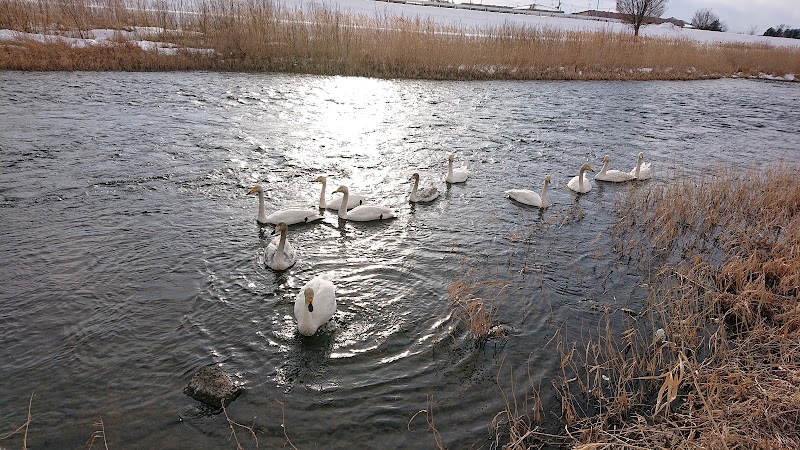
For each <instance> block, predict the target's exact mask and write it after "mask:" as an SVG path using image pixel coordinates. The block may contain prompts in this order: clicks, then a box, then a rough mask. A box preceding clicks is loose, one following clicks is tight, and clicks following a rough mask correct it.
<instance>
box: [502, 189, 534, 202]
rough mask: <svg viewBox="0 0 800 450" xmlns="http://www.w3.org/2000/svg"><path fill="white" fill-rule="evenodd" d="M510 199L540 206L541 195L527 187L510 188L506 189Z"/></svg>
mask: <svg viewBox="0 0 800 450" xmlns="http://www.w3.org/2000/svg"><path fill="white" fill-rule="evenodd" d="M506 195H508V198H510V199H511V200H514V201H517V202H520V203H524V204H526V205H531V206H542V197H541V196H540V195H539V194H537V193H536V192H533V191H531V190H528V189H511V190H508V191H506Z"/></svg>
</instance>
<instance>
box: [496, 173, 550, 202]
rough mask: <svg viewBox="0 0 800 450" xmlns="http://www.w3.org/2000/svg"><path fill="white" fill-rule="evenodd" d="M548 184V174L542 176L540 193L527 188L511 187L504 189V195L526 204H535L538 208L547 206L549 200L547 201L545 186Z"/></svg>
mask: <svg viewBox="0 0 800 450" xmlns="http://www.w3.org/2000/svg"><path fill="white" fill-rule="evenodd" d="M548 186H550V175H548V176H546V177H544V187H543V188H542V195H541V196H540V195H539V194H537V193H536V192H533V191H531V190H528V189H511V190H508V191H506V195H508V198H510V199H511V200H514V201H517V202H520V203H524V204H526V205H531V206H536V207H538V208H547V207H548V206H550V202H548V201H547V187H548Z"/></svg>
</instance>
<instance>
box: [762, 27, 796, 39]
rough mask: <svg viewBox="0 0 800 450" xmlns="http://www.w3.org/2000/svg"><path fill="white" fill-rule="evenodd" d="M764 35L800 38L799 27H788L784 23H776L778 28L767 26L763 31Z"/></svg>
mask: <svg viewBox="0 0 800 450" xmlns="http://www.w3.org/2000/svg"><path fill="white" fill-rule="evenodd" d="M764 36H774V37H786V38H792V39H800V28H790V27H788V26H786V25H778V28H772V27H769V28H767V31H765V32H764Z"/></svg>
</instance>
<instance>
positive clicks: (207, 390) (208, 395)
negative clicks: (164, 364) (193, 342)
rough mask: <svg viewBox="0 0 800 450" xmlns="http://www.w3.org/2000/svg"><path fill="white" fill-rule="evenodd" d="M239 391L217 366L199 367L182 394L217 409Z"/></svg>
mask: <svg viewBox="0 0 800 450" xmlns="http://www.w3.org/2000/svg"><path fill="white" fill-rule="evenodd" d="M241 392H242V388H241V387H239V386H236V384H234V383H233V380H232V379H231V377H230V376H229V375H228V374H227V373H225V371H223V370H222V369H220V368H219V367H217V366H208V367H203V368H202V369H200V370H199V371H198V372H197V373H196V374H195V375H194V376H193V377H192V379H191V381H189V386H186V389H184V390H183V393H184V394H186V395H188V396H190V397H192V398H193V399H195V400H198V401H201V402H203V403H206V404H208V405H209V406H213V407H214V408H217V409H220V408H222V405H223V403H224V405H225V406H228V405H229V404H230V403H231V402H232V401H234V400H235V399H236V397H238V396H239V394H240V393H241Z"/></svg>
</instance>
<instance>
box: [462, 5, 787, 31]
mask: <svg viewBox="0 0 800 450" xmlns="http://www.w3.org/2000/svg"><path fill="white" fill-rule="evenodd" d="M456 1H457V2H460V3H470V0H456ZM534 2H535V3H537V4H540V5H544V6H552V7H555V6H558V4H559V0H472V3H483V4H493V5H506V6H519V5H530V4H531V3H534ZM700 8H708V9H710V10H712V11H714V12H715V13H716V14H717V15H718V16H719V18H720V19H721V20H722V21H723V22H725V23H727V24H728V30H729V31H731V32H734V33H746V32H749V31H750V29H751V28H752V27H755V28H756V32H757V33H758V34H763V33H764V30H766V29H767V28H769V27H775V26H777V25H780V24H786V25H789V26H791V27H792V28H800V0H668V3H667V12H666V13H665V14H664V15H663V16H662V17H676V18H678V19H683V20H685V21H687V22H690V21H691V20H692V16H693V15H694V12H695V11H697V10H698V9H700ZM587 9H600V10H603V11H614V10H615V9H616V0H561V10H562V11H564V12H568V13H570V12H579V11H585V10H587Z"/></svg>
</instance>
